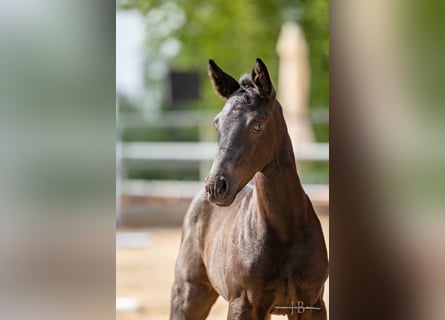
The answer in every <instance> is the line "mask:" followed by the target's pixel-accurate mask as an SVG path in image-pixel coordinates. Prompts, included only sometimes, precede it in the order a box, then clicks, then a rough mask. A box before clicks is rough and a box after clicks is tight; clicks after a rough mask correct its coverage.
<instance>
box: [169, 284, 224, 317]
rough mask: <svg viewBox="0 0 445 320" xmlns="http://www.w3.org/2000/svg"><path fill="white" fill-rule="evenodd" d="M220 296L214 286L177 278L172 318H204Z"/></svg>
mask: <svg viewBox="0 0 445 320" xmlns="http://www.w3.org/2000/svg"><path fill="white" fill-rule="evenodd" d="M217 298H218V294H217V293H216V292H215V290H213V288H212V287H210V286H208V285H205V284H198V283H192V282H189V281H183V280H179V279H177V280H176V281H175V283H174V284H173V289H172V299H171V310H170V319H171V320H186V319H187V320H191V319H196V320H203V319H206V318H207V315H208V314H209V312H210V308H211V307H212V305H213V304H214V303H215V301H216V299H217Z"/></svg>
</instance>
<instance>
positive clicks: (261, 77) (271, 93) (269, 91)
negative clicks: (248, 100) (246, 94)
mask: <svg viewBox="0 0 445 320" xmlns="http://www.w3.org/2000/svg"><path fill="white" fill-rule="evenodd" d="M252 80H253V82H254V83H255V85H256V87H257V88H258V91H259V93H260V95H261V96H262V97H263V98H275V89H274V87H273V84H272V81H271V80H270V76H269V71H267V67H266V65H265V64H264V62H263V61H262V60H261V59H260V58H257V59H256V63H255V66H254V67H253V70H252Z"/></svg>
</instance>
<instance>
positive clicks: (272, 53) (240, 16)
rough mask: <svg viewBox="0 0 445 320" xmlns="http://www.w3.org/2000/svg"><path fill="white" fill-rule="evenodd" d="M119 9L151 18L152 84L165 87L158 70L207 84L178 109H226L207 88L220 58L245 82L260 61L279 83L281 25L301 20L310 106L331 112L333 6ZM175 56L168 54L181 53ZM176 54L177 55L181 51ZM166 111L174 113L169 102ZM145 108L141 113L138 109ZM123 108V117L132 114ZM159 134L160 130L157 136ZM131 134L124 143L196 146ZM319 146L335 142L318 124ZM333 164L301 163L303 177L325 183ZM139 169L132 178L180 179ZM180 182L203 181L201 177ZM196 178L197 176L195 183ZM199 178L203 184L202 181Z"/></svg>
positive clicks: (319, 1) (284, 0) (122, 5)
mask: <svg viewBox="0 0 445 320" xmlns="http://www.w3.org/2000/svg"><path fill="white" fill-rule="evenodd" d="M117 6H118V9H138V10H140V11H141V12H142V13H143V14H144V15H145V17H146V19H147V25H146V28H147V36H146V40H145V41H146V46H145V47H146V50H145V51H146V52H145V55H146V60H147V67H146V83H147V86H151V83H152V82H153V81H154V82H156V81H160V80H159V77H158V75H157V74H155V73H156V72H158V71H159V63H161V64H164V65H167V66H168V68H173V69H176V70H196V71H197V72H198V73H199V75H200V78H201V81H200V86H201V88H200V96H201V98H200V99H199V100H198V101H196V102H193V103H191V104H190V103H188V104H184V105H181V106H177V107H179V108H181V109H189V108H194V109H201V110H215V112H216V110H219V109H220V108H221V107H222V106H223V101H222V100H221V99H219V98H218V97H217V96H216V95H215V93H214V92H213V89H212V87H211V84H210V81H207V61H208V59H210V58H211V59H214V60H215V61H216V62H217V63H218V64H219V65H220V66H221V68H222V69H224V70H225V71H226V72H228V73H229V74H231V75H232V76H233V77H235V78H238V77H240V76H241V75H242V74H243V73H246V72H250V71H251V68H252V67H253V65H254V62H255V59H256V58H257V57H260V58H262V59H263V60H264V61H265V63H266V64H267V66H268V68H269V71H270V74H271V77H272V80H273V82H274V83H275V85H277V84H278V63H279V59H278V54H277V52H276V43H277V39H278V36H279V33H280V29H281V25H282V24H283V23H284V22H286V21H295V22H297V23H298V24H299V25H300V26H301V27H302V29H303V31H304V34H305V37H306V41H307V43H308V48H309V60H310V66H311V86H310V98H309V106H310V107H325V108H328V102H329V29H328V28H329V4H328V1H327V0H311V1H309V0H263V1H256V0H243V1H227V0H213V1H203V0H171V1H162V0H127V1H125V0H118V1H117ZM175 47H176V50H169V49H172V48H173V49H175ZM175 51H176V52H175ZM162 107H163V109H164V110H167V109H171V106H168V105H167V104H166V103H165V102H164V105H163V106H162ZM136 109H138V108H134V109H133V111H134V110H136ZM131 110H132V108H131V107H128V106H126V105H125V106H123V108H121V112H128V111H131ZM156 130H157V131H156ZM156 130H152V129H147V130H145V131H144V130H141V129H138V130H130V131H125V132H123V135H122V138H123V140H127V141H129V140H139V141H141V140H143V141H168V140H172V141H173V140H174V141H197V140H199V134H198V132H196V131H193V129H186V128H184V129H181V130H180V131H181V132H183V133H184V134H181V135H178V134H177V132H178V130H177V129H176V133H175V130H171V129H165V128H164V129H161V128H158V129H156ZM314 132H315V136H316V139H317V141H323V142H326V141H328V140H329V124H318V125H314ZM328 168H329V167H328V163H307V164H301V166H300V171H301V172H302V173H303V180H308V179H306V178H304V177H309V176H310V178H309V180H308V182H315V183H316V182H326V181H327V180H328V171H329V169H328ZM152 171H153V172H151V173H149V172H147V171H144V170H137V171H134V172H132V173H130V176H131V177H132V178H136V177H138V178H143V177H146V178H148V177H150V178H171V177H172V176H174V177H176V178H178V173H177V172H172V171H169V172H161V171H160V170H157V171H156V170H152ZM188 172H189V173H181V174H180V175H179V176H180V177H181V178H185V177H184V174H185V175H188V174H192V175H194V176H195V175H196V174H197V172H196V170H195V171H193V170H192V171H188ZM189 178H190V177H189ZM195 178H196V177H195Z"/></svg>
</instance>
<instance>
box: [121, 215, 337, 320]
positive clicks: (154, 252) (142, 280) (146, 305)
mask: <svg viewBox="0 0 445 320" xmlns="http://www.w3.org/2000/svg"><path fill="white" fill-rule="evenodd" d="M320 220H321V222H322V226H323V231H324V233H325V239H326V242H327V245H329V230H328V229H329V218H328V216H327V215H322V216H321V217H320ZM119 231H120V232H122V233H120V234H121V235H122V234H123V235H125V234H127V233H126V232H137V236H136V237H137V238H139V240H137V241H142V242H144V243H142V245H139V246H134V247H131V246H124V245H118V246H117V249H116V295H117V297H122V298H135V299H136V300H138V301H139V302H140V308H139V310H137V311H118V312H117V313H116V319H117V320H142V319H144V320H147V319H155V320H158V319H168V315H169V307H170V288H171V285H172V282H173V272H174V264H175V260H176V256H177V253H178V249H179V242H180V239H181V229H180V228H168V229H166V228H146V229H137V230H135V229H132V230H130V229H125V230H119ZM140 232H142V233H140ZM147 236H148V238H147ZM325 301H326V304H327V306H329V281H328V283H327V286H326V289H325ZM226 312H227V303H226V302H225V301H224V300H223V299H221V298H219V299H218V300H217V302H216V304H215V305H214V306H213V308H212V310H211V312H210V315H209V317H208V319H209V320H223V319H226V317H227V315H226ZM272 319H285V318H284V317H282V316H273V317H272Z"/></svg>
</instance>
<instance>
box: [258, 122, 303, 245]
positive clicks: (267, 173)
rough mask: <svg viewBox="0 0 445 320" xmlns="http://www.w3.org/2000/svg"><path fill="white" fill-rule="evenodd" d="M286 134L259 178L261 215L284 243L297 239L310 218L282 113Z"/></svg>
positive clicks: (282, 124)
mask: <svg viewBox="0 0 445 320" xmlns="http://www.w3.org/2000/svg"><path fill="white" fill-rule="evenodd" d="M280 117H281V119H280V120H281V122H282V123H281V124H280V126H281V128H282V134H281V135H280V136H279V137H278V139H277V143H276V148H275V152H274V158H273V160H272V161H271V162H270V163H269V164H268V165H266V167H265V168H264V169H263V170H262V171H261V172H258V173H257V174H256V176H255V191H256V195H257V200H258V209H259V210H258V212H259V213H260V214H261V216H262V217H264V218H265V219H266V221H267V223H268V224H269V225H270V226H271V228H272V230H274V232H275V234H276V235H277V236H278V237H279V238H280V240H281V241H283V242H288V241H290V240H292V239H293V237H294V236H295V234H296V233H297V231H298V228H299V227H300V226H301V225H302V224H304V223H305V221H306V216H307V213H306V212H307V209H308V203H307V201H308V200H307V196H306V194H305V192H304V190H303V187H302V185H301V182H300V179H299V177H298V175H297V168H296V164H295V156H294V152H293V149H292V143H291V140H290V137H289V134H288V133H287V127H286V123H285V122H284V118H283V117H282V114H281V113H280Z"/></svg>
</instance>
